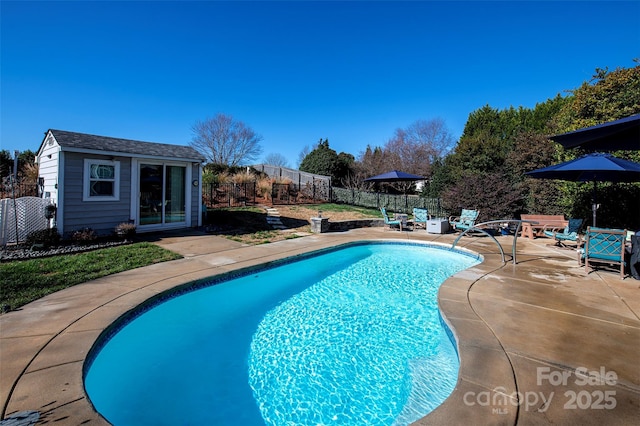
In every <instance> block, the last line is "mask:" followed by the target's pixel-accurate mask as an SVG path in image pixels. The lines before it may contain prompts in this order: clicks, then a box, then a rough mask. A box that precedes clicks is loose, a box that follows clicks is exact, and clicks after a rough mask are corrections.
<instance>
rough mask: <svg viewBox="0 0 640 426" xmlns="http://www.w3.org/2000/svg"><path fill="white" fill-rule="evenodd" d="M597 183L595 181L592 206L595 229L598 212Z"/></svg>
mask: <svg viewBox="0 0 640 426" xmlns="http://www.w3.org/2000/svg"><path fill="white" fill-rule="evenodd" d="M596 185H597V181H595V180H594V181H593V204H592V205H591V210H592V212H593V227H594V228H595V226H596V210H598V204H596V193H597V187H596Z"/></svg>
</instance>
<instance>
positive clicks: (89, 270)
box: [0, 243, 181, 311]
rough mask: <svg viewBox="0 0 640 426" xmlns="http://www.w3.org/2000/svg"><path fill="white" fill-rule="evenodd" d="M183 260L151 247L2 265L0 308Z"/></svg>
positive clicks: (152, 245)
mask: <svg viewBox="0 0 640 426" xmlns="http://www.w3.org/2000/svg"><path fill="white" fill-rule="evenodd" d="M180 257H181V256H180V255H178V254H176V253H173V252H171V251H168V250H165V249H163V248H161V247H158V246H156V245H154V244H151V243H136V244H131V245H124V246H117V247H110V248H105V249H99V250H95V251H91V252H85V253H79V254H69V255H60V256H54V257H48V258H41V259H31V260H21V261H13V262H7V263H0V307H2V310H3V311H6V310H9V309H16V308H18V307H20V306H23V305H26V304H27V303H29V302H31V301H33V300H36V299H39V298H41V297H43V296H46V295H48V294H51V293H54V292H56V291H59V290H62V289H65V288H67V287H72V286H74V285H77V284H81V283H84V282H87V281H91V280H94V279H96V278H100V277H104V276H106V275H111V274H116V273H118V272H123V271H127V270H129V269H134V268H139V267H142V266H147V265H151V264H154V263H159V262H165V261H168V260H174V259H179V258H180Z"/></svg>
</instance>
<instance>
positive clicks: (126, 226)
mask: <svg viewBox="0 0 640 426" xmlns="http://www.w3.org/2000/svg"><path fill="white" fill-rule="evenodd" d="M116 235H118V236H119V237H122V238H125V239H128V238H132V237H133V236H134V235H136V225H135V224H133V223H131V222H122V223H120V224H118V225H117V226H116Z"/></svg>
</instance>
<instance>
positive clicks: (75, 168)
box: [58, 152, 131, 236]
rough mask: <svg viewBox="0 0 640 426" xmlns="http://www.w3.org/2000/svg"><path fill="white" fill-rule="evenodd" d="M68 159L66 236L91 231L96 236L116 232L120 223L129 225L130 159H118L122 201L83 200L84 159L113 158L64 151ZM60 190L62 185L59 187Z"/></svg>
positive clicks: (65, 205) (65, 184)
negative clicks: (83, 230)
mask: <svg viewBox="0 0 640 426" xmlns="http://www.w3.org/2000/svg"><path fill="white" fill-rule="evenodd" d="M63 154H64V156H65V178H64V187H63V188H61V190H62V191H64V233H65V236H68V235H69V234H71V233H72V232H73V231H76V230H79V229H83V228H87V227H89V228H92V229H93V230H94V231H95V232H96V233H97V234H100V235H108V234H112V233H113V232H114V228H115V226H116V225H117V224H119V223H122V222H127V221H129V219H130V217H129V216H130V211H131V205H130V204H131V184H130V182H131V159H130V158H128V157H117V158H116V161H119V162H120V181H119V184H120V200H119V201H83V200H82V194H83V182H84V160H85V158H88V159H97V160H110V159H111V157H110V156H102V155H87V154H80V153H73V152H63ZM58 188H59V189H60V186H59V187H58Z"/></svg>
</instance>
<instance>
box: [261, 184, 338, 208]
mask: <svg viewBox="0 0 640 426" xmlns="http://www.w3.org/2000/svg"><path fill="white" fill-rule="evenodd" d="M331 189H332V188H331V186H330V185H329V182H328V181H326V180H320V181H311V182H307V183H306V184H304V185H296V184H293V183H289V184H287V183H274V184H273V185H272V188H271V202H272V203H273V204H310V203H327V202H330V201H331Z"/></svg>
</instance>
